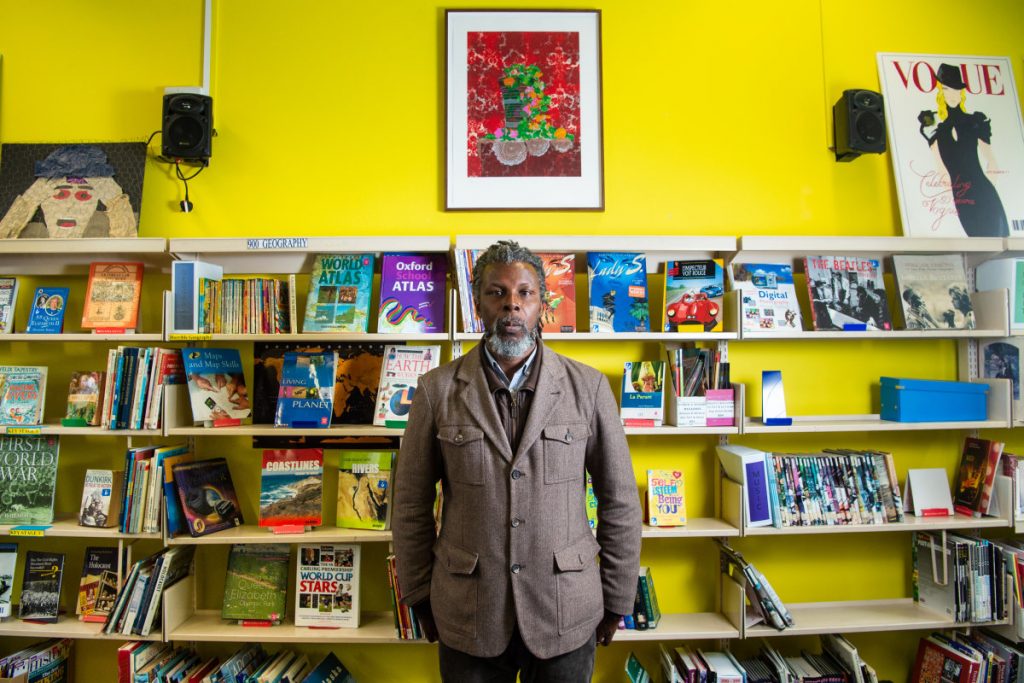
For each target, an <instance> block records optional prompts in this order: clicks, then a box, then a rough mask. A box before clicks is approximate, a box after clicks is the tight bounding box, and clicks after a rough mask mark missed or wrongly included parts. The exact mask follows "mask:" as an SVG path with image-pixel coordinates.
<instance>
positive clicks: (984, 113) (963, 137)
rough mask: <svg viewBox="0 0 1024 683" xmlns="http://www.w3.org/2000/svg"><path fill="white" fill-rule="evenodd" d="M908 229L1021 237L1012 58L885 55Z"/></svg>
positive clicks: (1023, 202) (1020, 151)
mask: <svg viewBox="0 0 1024 683" xmlns="http://www.w3.org/2000/svg"><path fill="white" fill-rule="evenodd" d="M878 74H879V82H880V83H881V85H882V94H883V95H884V97H885V109H886V111H885V122H886V125H887V126H888V129H889V146H890V148H891V152H892V164H893V172H894V173H895V176H896V189H897V190H898V192H899V199H900V213H901V215H902V218H903V234H904V235H907V236H908V237H1013V236H1017V235H1024V192H1020V187H1021V183H1022V182H1024V125H1022V123H1021V113H1020V100H1018V99H1017V90H1016V86H1015V81H1014V77H1013V66H1012V63H1011V61H1010V59H1009V58H1008V57H978V56H964V55H926V54H895V53H879V54H878Z"/></svg>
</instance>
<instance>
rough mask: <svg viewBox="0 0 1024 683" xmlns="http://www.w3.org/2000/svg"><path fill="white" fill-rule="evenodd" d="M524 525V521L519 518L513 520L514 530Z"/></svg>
mask: <svg viewBox="0 0 1024 683" xmlns="http://www.w3.org/2000/svg"><path fill="white" fill-rule="evenodd" d="M522 523H523V520H521V519H519V518H518V517H514V518H513V519H512V528H515V527H517V526H519V525H520V524H522Z"/></svg>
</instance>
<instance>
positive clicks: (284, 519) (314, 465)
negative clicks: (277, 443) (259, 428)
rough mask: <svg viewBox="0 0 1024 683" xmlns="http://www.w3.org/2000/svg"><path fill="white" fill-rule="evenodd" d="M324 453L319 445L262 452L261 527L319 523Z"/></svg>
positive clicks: (309, 525)
mask: <svg viewBox="0 0 1024 683" xmlns="http://www.w3.org/2000/svg"><path fill="white" fill-rule="evenodd" d="M323 501H324V452H323V450H321V449H319V448H296V449H284V450H265V451H263V470H262V472H261V474H260V526H263V527H271V528H273V527H282V526H300V527H314V526H320V524H321V523H322V522H323Z"/></svg>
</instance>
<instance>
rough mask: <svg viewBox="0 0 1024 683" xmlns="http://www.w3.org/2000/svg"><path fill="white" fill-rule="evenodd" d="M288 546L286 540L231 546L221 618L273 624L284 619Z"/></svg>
mask: <svg viewBox="0 0 1024 683" xmlns="http://www.w3.org/2000/svg"><path fill="white" fill-rule="evenodd" d="M290 548H291V546H289V545H287V544H285V543H273V544H271V543H267V544H263V543H241V544H235V545H232V546H231V553H230V554H229V555H228V569H227V576H226V577H225V579H224V604H223V607H222V608H221V618H223V619H231V620H238V621H240V622H246V621H261V622H269V623H273V624H276V623H279V622H280V621H281V620H283V619H284V614H285V606H286V601H285V595H286V593H287V589H288V560H289V556H290Z"/></svg>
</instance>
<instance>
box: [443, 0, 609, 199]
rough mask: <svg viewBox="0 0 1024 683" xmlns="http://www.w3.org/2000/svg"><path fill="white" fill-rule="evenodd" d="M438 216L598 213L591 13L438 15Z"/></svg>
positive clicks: (599, 144)
mask: <svg viewBox="0 0 1024 683" xmlns="http://www.w3.org/2000/svg"><path fill="white" fill-rule="evenodd" d="M446 31H447V60H448V64H447V78H446V103H447V107H446V109H447V128H446V131H447V134H446V146H445V168H446V179H445V180H446V188H445V208H446V209H447V210H466V209H538V210H544V209H589V210H598V211H600V210H603V209H604V154H603V152H604V150H603V138H602V123H601V13H600V12H599V11H592V10H586V11H571V10H567V11H514V10H513V11H462V10H449V11H448V12H447V13H446Z"/></svg>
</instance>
